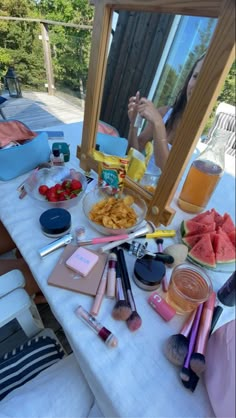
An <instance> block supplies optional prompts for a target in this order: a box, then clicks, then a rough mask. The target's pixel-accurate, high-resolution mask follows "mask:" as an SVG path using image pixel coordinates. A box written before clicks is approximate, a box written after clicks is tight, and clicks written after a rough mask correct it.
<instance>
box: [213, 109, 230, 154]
mask: <svg viewBox="0 0 236 418" xmlns="http://www.w3.org/2000/svg"><path fill="white" fill-rule="evenodd" d="M219 128H220V129H224V130H226V131H230V132H232V133H231V135H230V137H229V139H228V142H227V144H226V147H225V152H226V154H229V155H233V156H234V155H235V148H236V139H235V115H230V114H228V113H223V112H220V113H218V115H217V117H216V120H215V123H214V125H213V126H212V128H211V129H210V131H209V134H208V141H207V142H209V141H210V140H211V138H212V135H213V134H214V132H215V130H216V129H219Z"/></svg>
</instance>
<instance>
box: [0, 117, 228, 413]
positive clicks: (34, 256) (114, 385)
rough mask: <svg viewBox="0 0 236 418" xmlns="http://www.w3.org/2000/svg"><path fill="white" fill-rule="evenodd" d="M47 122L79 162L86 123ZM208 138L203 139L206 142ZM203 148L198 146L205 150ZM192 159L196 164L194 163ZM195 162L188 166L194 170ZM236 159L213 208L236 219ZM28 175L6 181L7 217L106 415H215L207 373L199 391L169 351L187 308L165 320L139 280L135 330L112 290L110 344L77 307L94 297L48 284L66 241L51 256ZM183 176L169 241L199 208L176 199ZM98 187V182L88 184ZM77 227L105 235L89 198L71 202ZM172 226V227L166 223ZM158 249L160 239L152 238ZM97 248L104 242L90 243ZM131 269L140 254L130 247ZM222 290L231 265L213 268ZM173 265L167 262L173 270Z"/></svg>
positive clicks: (0, 203)
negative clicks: (96, 225)
mask: <svg viewBox="0 0 236 418" xmlns="http://www.w3.org/2000/svg"><path fill="white" fill-rule="evenodd" d="M45 130H54V131H56V130H63V132H64V134H65V138H64V140H65V141H66V142H68V143H70V147H71V159H70V162H69V163H67V165H68V167H73V168H76V169H78V170H79V161H78V159H77V158H76V157H75V155H76V146H77V144H79V143H80V142H81V133H82V123H76V124H71V125H59V126H55V127H52V128H50V129H49V128H47V129H45ZM201 146H202V144H200V146H199V147H200V148H201ZM196 152H198V147H197V151H196ZM188 167H189V165H188ZM188 167H187V169H186V171H185V172H187V170H188ZM234 170H235V162H234V158H233V157H230V156H226V170H225V174H224V176H223V178H222V179H221V181H220V183H219V185H218V187H217V189H216V191H215V193H214V194H213V196H212V198H211V199H210V201H209V204H208V207H207V208H212V207H214V208H215V209H216V210H217V211H218V212H219V213H221V214H223V213H224V212H228V213H229V214H230V215H231V217H232V219H235V174H234ZM27 176H28V174H25V175H23V176H20V177H18V178H16V179H14V180H11V181H8V182H0V219H1V221H2V222H3V223H4V225H5V227H6V228H7V230H8V231H9V233H10V235H11V236H12V238H13V240H14V241H15V243H16V245H17V246H18V248H19V249H20V251H21V253H22V255H23V257H24V258H25V260H26V262H27V263H28V265H29V266H30V269H31V271H32V273H33V275H34V277H35V279H36V281H37V283H38V284H39V286H40V288H41V290H42V292H43V293H44V295H45V297H46V299H47V301H48V303H49V305H50V307H51V310H52V312H53V314H54V315H55V317H56V319H57V320H58V321H59V322H60V324H61V326H62V327H63V329H64V331H65V333H66V336H67V338H68V340H69V342H70V344H71V346H72V349H73V351H74V353H75V356H76V358H77V360H78V362H79V364H80V367H81V369H82V371H83V373H84V376H85V378H86V379H87V381H88V383H89V386H90V388H91V390H92V391H93V393H94V395H95V398H96V401H97V404H98V406H99V408H100V409H101V411H102V413H103V414H104V416H106V417H115V416H117V417H127V418H128V417H129V418H130V417H173V416H175V417H177V416H179V417H180V416H181V417H198V418H199V417H210V416H214V413H213V411H212V408H211V405H210V402H209V399H208V394H207V391H206V388H205V385H204V379H203V378H201V379H200V381H199V384H198V386H197V388H196V390H195V392H194V393H192V392H191V391H189V390H187V389H186V388H184V386H183V385H182V383H181V381H180V377H179V369H178V368H176V367H175V366H173V365H172V364H171V363H169V361H168V360H167V359H166V358H165V356H164V354H163V345H164V343H165V341H166V339H167V338H168V337H169V336H170V335H172V334H176V333H178V332H179V330H180V328H181V325H182V323H183V321H184V318H185V317H184V316H180V315H176V316H175V317H174V318H173V319H172V320H171V321H170V322H168V323H167V322H165V321H164V320H163V319H162V318H161V317H160V316H158V315H157V314H156V312H155V311H154V310H153V309H152V308H151V307H150V305H149V304H148V302H147V299H148V297H149V295H150V292H147V291H144V290H142V289H140V288H138V287H137V286H136V285H135V284H134V282H133V281H132V280H131V285H132V290H133V294H134V298H135V302H136V306H137V311H138V313H139V314H140V316H141V318H142V327H141V328H140V329H139V330H137V331H136V332H134V333H132V332H130V331H129V329H128V327H127V325H126V323H125V322H123V321H115V320H114V319H113V318H112V316H111V312H112V309H113V307H114V304H115V301H114V300H111V299H107V298H104V300H103V303H102V306H101V308H100V311H99V315H98V320H99V322H101V323H102V324H103V325H104V326H105V327H107V328H108V329H109V330H110V331H112V332H113V333H114V334H115V335H116V337H117V338H118V340H119V344H118V347H117V348H114V349H111V348H108V347H107V346H106V345H105V344H104V343H103V342H102V341H101V340H100V339H99V338H98V337H97V336H96V335H95V334H94V333H93V332H92V331H91V330H90V329H89V328H88V327H87V326H86V325H85V324H83V323H82V321H80V319H78V318H77V317H76V315H75V310H76V308H77V307H78V306H79V305H82V306H83V307H84V308H85V309H87V310H88V311H89V310H90V308H91V307H92V303H93V298H92V297H90V296H87V295H83V294H79V293H75V292H72V291H69V290H64V289H61V288H57V287H53V286H50V285H48V284H47V280H48V277H49V275H50V273H51V272H52V270H53V269H54V267H55V265H56V263H57V261H58V259H59V257H60V255H61V253H62V251H63V249H59V250H57V251H55V252H53V253H51V254H49V255H48V256H46V257H44V258H43V259H42V258H40V256H39V253H38V250H39V249H40V248H42V247H43V246H45V245H47V244H48V243H49V242H51V241H53V239H52V238H48V237H46V236H45V235H44V234H43V233H42V231H41V229H40V225H39V217H40V215H41V213H42V212H43V210H44V209H41V208H39V207H37V205H36V204H35V203H34V202H33V201H32V200H31V198H30V197H29V196H26V197H25V198H24V199H22V200H20V199H19V197H18V196H19V194H18V191H17V186H18V185H19V184H20V183H21V182H22V181H23V180H24V179H25V178H26V177H27ZM183 179H184V176H183V178H182V180H181V181H180V184H179V187H178V190H177V192H176V194H175V197H174V199H173V202H172V205H171V206H172V207H173V208H174V209H176V215H175V217H174V219H173V222H172V223H171V225H169V226H168V227H167V229H175V230H176V231H177V235H176V237H175V238H168V239H165V246H167V245H171V244H173V243H177V242H179V239H180V236H179V226H180V223H181V221H182V220H183V219H189V218H191V217H192V216H193V215H190V214H187V213H184V212H183V211H181V210H180V209H179V208H178V207H177V204H176V200H177V196H178V193H179V191H180V190H181V187H182V184H183ZM89 187H92V185H91V184H90V185H88V189H89ZM70 213H71V216H72V232H73V230H74V229H75V227H77V226H78V225H83V226H85V227H86V239H90V238H92V237H96V236H99V233H98V232H96V231H95V230H94V229H93V228H92V227H91V226H90V225H89V224H88V222H87V220H86V218H85V216H84V214H83V210H82V205H81V201H80V203H79V204H78V205H77V206H76V207H73V208H71V209H70ZM162 229H164V228H162ZM148 246H149V247H148V248H150V250H154V251H156V244H155V242H154V240H150V241H149V244H148ZM89 248H94V249H96V248H97V247H95V246H94V247H89ZM125 256H126V260H127V265H128V270H129V273H130V277H132V271H133V265H134V262H135V258H134V257H133V256H131V255H128V253H126V254H125ZM207 272H208V274H209V276H210V277H211V279H212V282H213V288H214V290H215V291H217V290H218V289H219V288H220V287H221V285H222V284H223V283H224V282H225V281H226V280H227V279H228V277H229V275H230V274H231V273H230V272H229V271H223V272H219V271H210V270H208V271H207ZM170 274H171V270H170V269H167V276H168V277H170ZM234 314H235V310H234V308H228V307H225V308H224V311H223V314H222V315H221V318H220V320H219V322H218V324H217V327H219V326H220V325H221V324H223V323H225V322H228V321H230V320H231V319H233V318H234Z"/></svg>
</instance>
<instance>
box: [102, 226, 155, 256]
mask: <svg viewBox="0 0 236 418" xmlns="http://www.w3.org/2000/svg"><path fill="white" fill-rule="evenodd" d="M153 231H155V225H154V224H153V223H152V222H150V221H148V222H147V223H146V224H145V225H144V226H143V227H142V228H139V229H137V230H136V231H135V232H131V234H129V235H128V238H126V239H120V240H119V241H115V242H109V243H108V244H106V245H104V246H103V247H101V248H100V249H99V251H100V252H101V253H105V252H106V251H109V250H111V249H112V248H115V247H118V246H119V245H121V244H123V243H124V242H127V241H131V240H133V239H135V238H137V237H139V236H141V235H145V234H147V233H151V232H153Z"/></svg>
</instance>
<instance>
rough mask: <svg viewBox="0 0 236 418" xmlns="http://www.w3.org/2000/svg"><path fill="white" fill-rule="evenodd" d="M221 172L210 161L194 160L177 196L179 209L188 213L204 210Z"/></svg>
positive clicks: (220, 169) (217, 166) (219, 168)
mask: <svg viewBox="0 0 236 418" xmlns="http://www.w3.org/2000/svg"><path fill="white" fill-rule="evenodd" d="M222 174H223V170H222V168H221V167H220V166H219V165H217V164H215V163H213V162H211V161H204V160H196V161H194V162H193V164H192V165H191V167H190V170H189V172H188V175H187V178H186V180H185V183H184V185H183V188H182V190H181V193H180V196H179V198H178V205H179V207H180V209H182V210H184V211H186V212H190V213H197V212H201V211H202V210H204V208H205V206H206V205H207V203H208V201H209V199H210V197H211V195H212V193H213V192H214V190H215V188H216V185H217V183H218V182H219V180H220V178H221V176H222Z"/></svg>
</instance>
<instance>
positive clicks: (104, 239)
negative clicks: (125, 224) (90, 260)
mask: <svg viewBox="0 0 236 418" xmlns="http://www.w3.org/2000/svg"><path fill="white" fill-rule="evenodd" d="M128 238H129V235H128V234H122V235H111V236H106V237H96V238H92V239H89V240H87V241H80V242H79V243H78V246H79V247H84V246H85V245H96V244H103V243H104V242H105V243H106V242H113V241H120V240H126V239H128Z"/></svg>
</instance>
